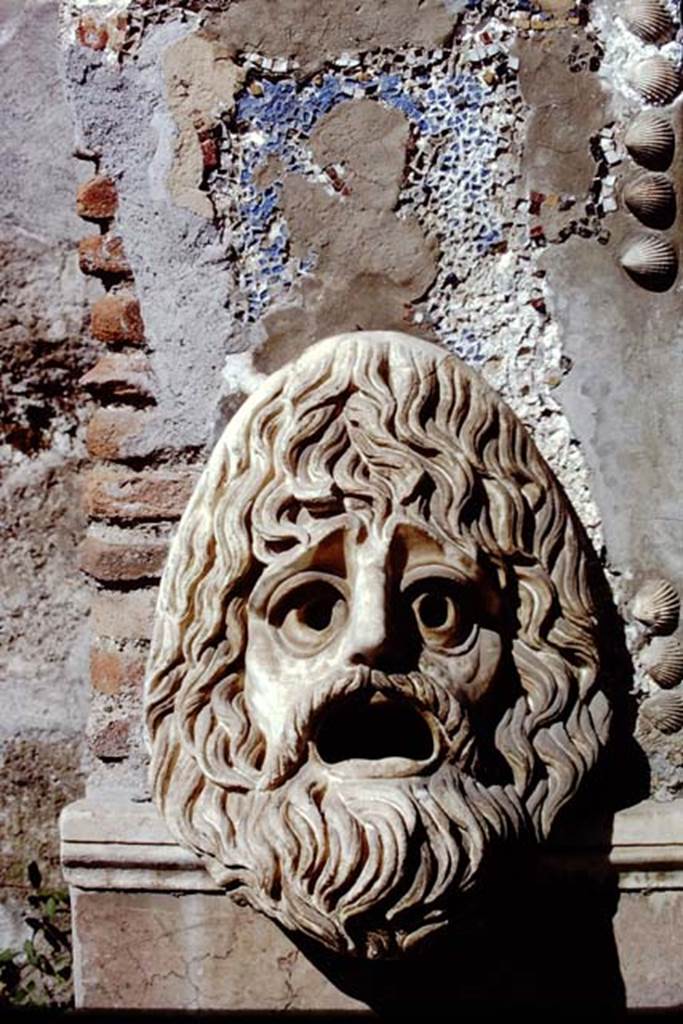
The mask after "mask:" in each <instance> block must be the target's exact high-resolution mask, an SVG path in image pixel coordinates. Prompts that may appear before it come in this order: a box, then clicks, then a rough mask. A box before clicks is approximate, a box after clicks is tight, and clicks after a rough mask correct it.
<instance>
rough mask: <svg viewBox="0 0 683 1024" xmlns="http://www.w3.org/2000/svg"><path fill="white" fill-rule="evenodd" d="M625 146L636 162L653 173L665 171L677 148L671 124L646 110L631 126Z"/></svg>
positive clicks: (666, 119) (660, 116)
mask: <svg viewBox="0 0 683 1024" xmlns="http://www.w3.org/2000/svg"><path fill="white" fill-rule="evenodd" d="M624 144H625V146H626V148H627V150H628V151H629V153H630V154H631V156H632V157H633V159H634V160H635V161H636V163H639V164H641V165H642V166H643V167H647V168H649V169H650V170H651V171H665V170H666V169H667V167H668V166H669V165H670V163H671V161H672V160H673V156H674V149H675V147H676V136H675V135H674V130H673V127H672V125H671V122H670V121H669V119H668V118H667V117H665V116H664V114H659V113H658V112H657V111H656V110H644V111H643V112H642V114H640V115H639V116H638V117H637V118H636V119H635V121H634V122H633V123H632V124H631V125H630V126H629V129H628V131H627V132H626V134H625V135H624Z"/></svg>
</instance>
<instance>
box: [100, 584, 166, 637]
mask: <svg viewBox="0 0 683 1024" xmlns="http://www.w3.org/2000/svg"><path fill="white" fill-rule="evenodd" d="M156 599H157V589H156V587H147V588H145V589H143V590H131V591H129V592H128V593H126V594H111V593H105V592H103V593H99V594H95V596H94V597H93V602H92V612H91V622H92V628H93V630H94V632H95V633H96V634H97V635H98V636H105V637H111V638H112V639H114V640H146V639H148V638H149V637H150V636H151V634H152V622H153V618H154V606H155V604H156Z"/></svg>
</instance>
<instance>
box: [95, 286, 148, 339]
mask: <svg viewBox="0 0 683 1024" xmlns="http://www.w3.org/2000/svg"><path fill="white" fill-rule="evenodd" d="M90 330H91V331H92V334H93V337H95V338H97V339H98V340H99V341H105V342H107V343H108V344H110V345H116V344H128V345H138V344H140V342H142V341H144V340H145V325H144V324H143V322H142V316H141V315H140V305H139V303H138V300H137V298H136V297H135V295H133V294H132V292H128V291H121V292H110V293H109V294H108V295H103V296H102V298H101V299H98V301H97V302H94V303H93V305H92V311H91V321H90Z"/></svg>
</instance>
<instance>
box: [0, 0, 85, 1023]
mask: <svg viewBox="0 0 683 1024" xmlns="http://www.w3.org/2000/svg"><path fill="white" fill-rule="evenodd" d="M58 46H59V27H58V20H57V4H56V3H54V2H48V3H45V2H41V3H24V2H21V0H19V2H17V0H10V2H7V3H2V4H0V86H1V93H2V97H3V113H2V157H1V158H0V194H1V195H2V204H1V207H2V208H1V210H0V363H1V364H2V384H1V385H0V492H1V498H0V505H1V506H2V512H1V513H0V520H1V523H0V535H1V538H2V541H1V542H2V552H3V554H2V564H1V565H0V609H1V610H0V693H1V694H2V713H1V715H0V766H1V771H2V793H1V796H0V949H4V948H5V947H8V946H11V947H12V948H15V949H16V948H21V945H22V943H23V941H24V939H25V938H28V937H29V934H30V929H29V928H28V927H27V926H26V925H25V923H24V915H26V914H27V913H30V911H31V908H30V907H29V905H28V903H27V895H28V890H29V882H28V878H27V873H26V870H27V866H28V864H29V863H30V862H31V860H36V861H37V862H38V863H39V865H40V868H41V870H42V873H43V877H44V879H45V884H46V885H47V886H49V887H52V886H55V887H62V886H63V884H64V883H63V878H62V875H61V872H60V869H59V836H58V832H57V828H56V818H57V814H58V812H59V809H60V807H61V806H62V805H63V804H64V803H67V802H69V801H71V800H73V799H74V798H75V797H77V796H78V795H80V794H81V793H82V790H83V785H84V779H83V773H82V768H81V756H82V750H83V732H84V724H85V719H86V716H87V638H86V631H85V629H84V625H85V621H86V618H87V612H88V604H89V598H88V593H87V591H88V585H87V581H86V580H84V579H83V577H80V578H79V576H80V574H79V573H78V572H77V570H76V564H75V563H76V555H75V552H76V546H77V543H78V541H79V540H80V538H81V536H82V530H83V528H84V516H83V512H82V508H81V503H80V497H79V476H80V473H81V472H82V462H83V457H84V452H83V443H82V429H81V427H80V422H81V417H82V413H81V410H80V409H79V405H80V403H81V401H82V394H81V396H79V394H78V391H77V389H75V387H74V384H75V383H76V380H77V378H78V376H79V375H80V374H81V373H82V372H83V370H84V369H85V368H86V367H87V366H88V365H89V364H90V363H91V362H92V361H93V359H94V358H95V355H94V346H93V345H92V342H91V341H90V339H89V338H88V332H87V329H86V324H87V297H88V291H89V282H87V281H86V279H84V278H83V277H82V276H81V274H80V273H79V271H78V265H77V259H76V253H75V247H76V245H77V241H78V238H79V236H80V235H81V234H82V233H83V222H82V221H80V220H79V219H78V217H77V216H76V212H75V209H74V196H75V193H76V188H77V176H76V168H77V164H76V163H75V161H74V160H73V156H72V149H73V121H72V118H71V116H70V114H69V111H68V108H67V106H66V103H65V100H64V97H63V90H62V83H61V82H60V75H59V54H58ZM5 1012H7V1011H5ZM10 1012H11V1011H10Z"/></svg>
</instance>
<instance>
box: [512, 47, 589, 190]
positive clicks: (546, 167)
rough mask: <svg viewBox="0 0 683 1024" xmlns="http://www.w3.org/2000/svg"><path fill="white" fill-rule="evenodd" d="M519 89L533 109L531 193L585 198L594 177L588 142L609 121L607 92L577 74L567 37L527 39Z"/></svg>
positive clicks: (528, 153)
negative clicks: (569, 63)
mask: <svg viewBox="0 0 683 1024" xmlns="http://www.w3.org/2000/svg"><path fill="white" fill-rule="evenodd" d="M517 51H518V53H519V55H520V59H521V65H520V86H521V89H522V94H523V95H524V98H525V100H526V102H527V103H528V104H529V105H530V107H531V109H532V116H531V120H530V123H529V128H528V131H527V137H526V144H525V147H524V159H523V165H522V166H523V169H524V172H525V174H526V180H527V182H528V187H529V189H535V190H537V191H539V192H541V193H545V192H550V193H568V194H570V195H571V194H578V195H583V194H584V193H585V192H586V191H587V190H588V188H589V186H590V183H591V179H592V178H593V175H594V173H595V163H594V161H593V160H592V158H591V152H590V148H589V146H588V145H587V144H586V140H587V139H588V138H589V137H590V136H591V135H592V134H594V133H595V132H597V131H599V129H600V128H601V127H602V125H603V124H604V121H605V113H604V111H605V107H606V105H607V96H606V93H605V92H604V91H603V90H602V89H601V87H600V82H599V80H598V79H596V78H594V77H590V76H586V75H578V74H572V72H571V70H570V69H569V67H568V66H567V44H566V38H565V37H563V36H561V35H550V36H548V37H547V38H545V39H542V40H539V39H536V38H534V37H531V38H528V39H522V40H520V41H519V43H518V44H517Z"/></svg>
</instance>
